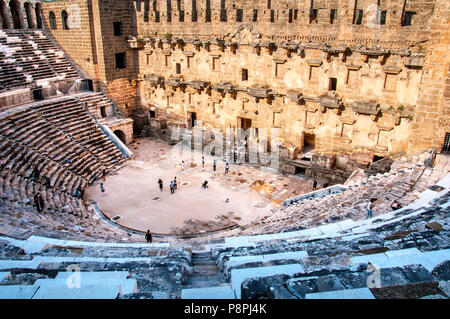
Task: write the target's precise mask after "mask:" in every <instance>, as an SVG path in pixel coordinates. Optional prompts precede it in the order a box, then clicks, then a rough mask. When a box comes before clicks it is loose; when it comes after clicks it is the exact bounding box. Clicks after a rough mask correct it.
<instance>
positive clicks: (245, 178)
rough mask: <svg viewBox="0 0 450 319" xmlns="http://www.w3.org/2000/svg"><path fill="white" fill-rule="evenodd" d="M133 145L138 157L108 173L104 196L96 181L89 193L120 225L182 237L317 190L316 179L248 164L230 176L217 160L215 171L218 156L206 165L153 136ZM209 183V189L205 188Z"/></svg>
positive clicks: (246, 219) (247, 219)
mask: <svg viewBox="0 0 450 319" xmlns="http://www.w3.org/2000/svg"><path fill="white" fill-rule="evenodd" d="M129 147H130V150H131V151H132V152H133V153H134V155H135V158H134V159H133V160H130V161H128V162H127V164H126V166H125V167H123V168H122V169H120V170H119V171H117V172H115V173H111V174H109V175H107V177H106V179H105V180H104V181H102V183H103V186H104V188H105V192H104V193H102V192H101V191H100V184H99V183H96V184H95V185H93V186H91V187H90V188H89V189H88V190H87V191H86V195H85V199H86V200H88V201H95V202H97V203H98V204H99V206H100V208H101V209H102V211H103V212H104V213H105V215H106V216H108V217H110V218H117V216H120V218H119V219H117V221H116V222H117V223H118V224H120V225H123V226H126V227H129V228H132V229H137V230H141V231H146V230H147V229H150V230H151V231H152V232H153V233H161V234H180V233H201V232H207V231H214V230H220V229H224V228H227V227H232V226H233V225H236V224H238V225H242V226H245V225H247V224H250V223H251V222H252V221H255V220H257V219H261V218H263V217H265V216H268V215H271V214H272V212H273V211H275V210H277V209H278V208H279V207H280V204H281V203H282V201H283V200H284V199H287V198H290V197H293V196H297V195H300V194H303V193H307V192H310V191H311V189H312V180H308V179H305V178H302V177H299V176H288V175H284V174H281V173H278V172H276V171H275V170H273V169H269V168H255V167H252V166H251V165H248V164H241V165H235V164H230V168H229V172H228V174H225V163H224V162H222V161H221V160H219V159H218V158H215V159H216V162H217V170H216V172H214V171H213V168H212V162H213V160H214V157H212V156H205V166H204V167H202V162H201V156H202V155H201V154H199V153H195V152H190V151H189V152H186V151H184V152H182V151H180V150H179V149H176V148H174V147H173V146H171V145H169V144H167V143H165V142H163V141H158V140H155V139H151V138H140V139H136V141H135V143H133V144H132V145H131V146H129ZM183 160H184V162H185V165H184V169H182V164H181V161H183ZM175 176H176V177H177V180H178V188H177V190H176V192H175V194H170V191H169V184H170V182H171V181H172V180H173V179H174V177H175ZM159 178H161V179H162V180H163V191H162V192H161V191H160V190H159V186H158V183H157V181H158V179H159ZM205 180H207V181H208V188H207V189H203V188H202V186H201V185H202V182H203V181H205ZM227 198H228V200H229V201H228V202H226V199H227Z"/></svg>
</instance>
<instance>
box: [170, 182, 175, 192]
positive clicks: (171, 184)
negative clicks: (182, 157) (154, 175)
mask: <svg viewBox="0 0 450 319" xmlns="http://www.w3.org/2000/svg"><path fill="white" fill-rule="evenodd" d="M169 187H170V194H174V193H175V191H174V189H173V181H170V185H169Z"/></svg>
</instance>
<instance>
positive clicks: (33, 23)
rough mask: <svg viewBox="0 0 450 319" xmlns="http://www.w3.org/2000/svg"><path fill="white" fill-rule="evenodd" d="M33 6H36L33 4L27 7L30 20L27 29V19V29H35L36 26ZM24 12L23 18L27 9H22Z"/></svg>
mask: <svg viewBox="0 0 450 319" xmlns="http://www.w3.org/2000/svg"><path fill="white" fill-rule="evenodd" d="M35 6H36V4H35V3H33V4H31V3H30V6H29V8H30V10H29V12H28V14H29V16H30V20H31V28H30V27H28V19H27V27H28V29H36V26H37V21H36V12H35V10H34V8H35ZM24 11H25V16H27V9H26V8H25V7H24Z"/></svg>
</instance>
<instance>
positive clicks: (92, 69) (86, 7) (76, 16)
mask: <svg viewBox="0 0 450 319" xmlns="http://www.w3.org/2000/svg"><path fill="white" fill-rule="evenodd" d="M90 2H91V1H90V0H73V1H72V0H64V1H51V2H49V1H43V2H42V9H43V16H44V21H45V22H44V25H45V29H46V30H47V31H48V32H50V33H51V34H52V35H53V37H54V38H55V39H56V40H57V41H58V43H59V44H60V45H61V47H62V48H63V49H64V51H65V52H66V53H67V54H68V55H69V56H70V58H71V59H72V60H73V61H74V62H75V63H76V64H77V65H78V66H79V67H80V68H81V69H82V70H84V71H85V72H86V73H87V76H88V77H91V78H92V79H95V78H96V77H98V62H97V55H96V50H95V41H94V40H93V37H92V36H93V23H91V20H92V12H91V8H90ZM63 10H65V11H66V12H67V13H68V26H69V29H63V25H62V18H61V14H62V11H63ZM51 12H52V13H53V14H54V15H55V20H56V29H52V28H50V21H49V15H50V13H51Z"/></svg>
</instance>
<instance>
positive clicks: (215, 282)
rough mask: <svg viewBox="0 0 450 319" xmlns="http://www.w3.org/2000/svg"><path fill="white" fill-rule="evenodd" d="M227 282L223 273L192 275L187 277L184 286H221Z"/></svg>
mask: <svg viewBox="0 0 450 319" xmlns="http://www.w3.org/2000/svg"><path fill="white" fill-rule="evenodd" d="M223 283H225V280H224V277H223V275H220V274H215V275H211V276H205V275H203V274H198V275H191V276H189V277H187V279H186V281H185V282H184V284H183V287H184V288H199V287H211V286H219V285H221V284H223Z"/></svg>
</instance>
